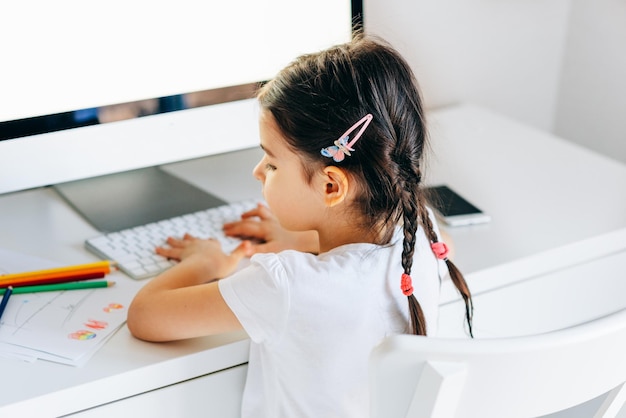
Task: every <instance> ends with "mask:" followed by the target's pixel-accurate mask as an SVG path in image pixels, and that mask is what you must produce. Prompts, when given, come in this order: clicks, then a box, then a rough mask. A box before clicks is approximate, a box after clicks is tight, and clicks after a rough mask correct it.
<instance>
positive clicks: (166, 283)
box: [127, 236, 249, 341]
mask: <svg viewBox="0 0 626 418" xmlns="http://www.w3.org/2000/svg"><path fill="white" fill-rule="evenodd" d="M168 243H169V244H170V246H171V247H169V248H159V249H158V250H157V252H158V253H159V254H162V255H165V256H166V257H171V258H176V259H180V260H181V262H180V263H178V264H177V265H175V266H173V267H171V268H170V269H168V270H166V271H165V272H163V273H162V274H160V275H159V276H157V277H155V278H154V279H152V280H151V281H150V282H148V283H146V285H145V286H144V287H143V288H142V289H141V290H140V291H139V292H138V293H137V295H136V296H135V298H134V300H133V302H132V303H131V305H130V308H129V310H128V321H127V325H128V328H129V330H130V332H131V333H132V334H133V335H134V336H135V337H137V338H139V339H142V340H147V341H171V340H179V339H184V338H192V337H199V336H205V335H211V334H218V333H222V332H228V331H235V330H240V329H242V327H241V324H240V323H239V321H238V320H237V318H236V317H235V315H234V314H233V312H232V311H231V310H230V308H229V307H228V305H227V304H226V302H225V301H224V299H223V298H222V295H221V294H220V291H219V288H218V286H217V281H216V280H215V279H219V278H223V277H226V276H228V275H229V274H231V273H232V272H234V270H235V269H236V267H237V264H238V263H239V261H240V260H241V259H242V258H243V257H244V256H245V254H246V252H248V251H249V243H247V242H244V243H242V245H240V246H239V247H238V248H237V249H236V250H235V251H233V253H232V254H230V255H226V254H224V253H223V252H222V251H221V248H220V245H219V243H218V242H217V241H215V240H199V239H195V238H192V237H189V236H186V237H185V238H184V239H182V240H176V239H171V238H170V239H169V240H168Z"/></svg>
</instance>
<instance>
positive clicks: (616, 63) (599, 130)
mask: <svg viewBox="0 0 626 418" xmlns="http://www.w3.org/2000/svg"><path fill="white" fill-rule="evenodd" d="M563 63H564V64H563V72H562V75H561V84H560V90H559V96H558V101H557V108H556V123H555V130H554V132H555V133H556V134H557V135H559V136H562V137H564V138H568V139H571V140H573V141H575V142H577V143H580V144H583V145H585V146H588V147H590V148H592V149H595V150H597V151H600V152H602V153H604V154H606V155H609V156H611V157H613V158H616V159H618V160H621V161H624V162H626V1H625V0H593V1H588V0H573V2H572V13H571V17H570V21H569V30H568V37H567V45H566V48H565V55H564V61H563Z"/></svg>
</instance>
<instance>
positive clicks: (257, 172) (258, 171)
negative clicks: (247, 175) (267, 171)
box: [252, 161, 263, 181]
mask: <svg viewBox="0 0 626 418" xmlns="http://www.w3.org/2000/svg"><path fill="white" fill-rule="evenodd" d="M261 164H263V161H259V163H258V164H257V165H256V166H255V167H254V168H253V169H252V175H253V176H254V178H255V179H257V180H259V181H263V170H262V167H261Z"/></svg>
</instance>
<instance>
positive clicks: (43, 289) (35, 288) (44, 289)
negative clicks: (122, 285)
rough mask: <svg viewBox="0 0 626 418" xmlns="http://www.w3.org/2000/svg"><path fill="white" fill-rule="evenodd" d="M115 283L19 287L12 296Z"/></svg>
mask: <svg viewBox="0 0 626 418" xmlns="http://www.w3.org/2000/svg"><path fill="white" fill-rule="evenodd" d="M114 284H115V282H109V281H97V282H69V283H54V284H40V285H36V286H19V287H14V288H13V294H20V293H35V292H54V291H59V290H78V289H95V288H98V287H111V286H113V285H114ZM5 290H6V289H0V295H2V294H4V292H5Z"/></svg>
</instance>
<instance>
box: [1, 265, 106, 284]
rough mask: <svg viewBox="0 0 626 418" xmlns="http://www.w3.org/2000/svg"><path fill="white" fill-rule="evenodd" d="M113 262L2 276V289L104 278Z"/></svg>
mask: <svg viewBox="0 0 626 418" xmlns="http://www.w3.org/2000/svg"><path fill="white" fill-rule="evenodd" d="M114 265H115V264H114V263H113V262H111V261H99V262H96V263H88V264H80V265H75V266H66V267H58V268H53V269H46V270H37V271H30V272H24V273H13V274H5V275H0V287H7V286H15V285H19V286H25V285H33V284H44V283H61V282H67V281H76V280H86V279H93V278H102V277H104V276H105V275H106V274H108V273H110V272H111V269H112V268H113V267H114Z"/></svg>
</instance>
